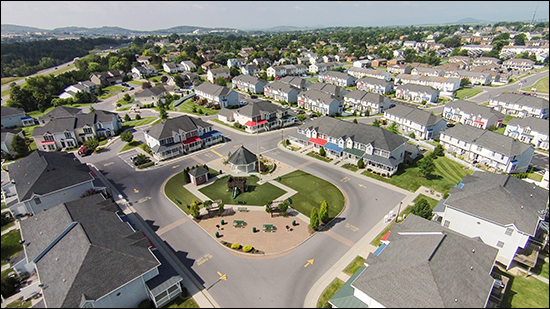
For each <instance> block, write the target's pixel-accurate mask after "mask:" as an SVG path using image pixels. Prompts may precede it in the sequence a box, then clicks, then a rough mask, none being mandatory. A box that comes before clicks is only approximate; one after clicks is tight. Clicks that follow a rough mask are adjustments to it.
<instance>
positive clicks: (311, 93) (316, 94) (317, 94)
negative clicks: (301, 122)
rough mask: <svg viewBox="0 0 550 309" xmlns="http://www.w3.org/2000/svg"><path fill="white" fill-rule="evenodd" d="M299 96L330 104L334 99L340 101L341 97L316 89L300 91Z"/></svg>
mask: <svg viewBox="0 0 550 309" xmlns="http://www.w3.org/2000/svg"><path fill="white" fill-rule="evenodd" d="M298 97H302V98H303V97H306V98H308V99H311V100H315V101H320V102H323V103H324V104H330V103H331V102H332V101H334V100H336V101H340V99H339V98H337V97H336V96H334V95H332V94H329V93H326V92H323V91H321V90H316V89H308V90H306V91H303V92H300V93H299V94H298Z"/></svg>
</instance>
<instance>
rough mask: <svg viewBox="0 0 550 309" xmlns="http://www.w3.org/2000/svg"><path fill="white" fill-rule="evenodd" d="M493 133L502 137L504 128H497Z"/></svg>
mask: <svg viewBox="0 0 550 309" xmlns="http://www.w3.org/2000/svg"><path fill="white" fill-rule="evenodd" d="M493 132H495V133H498V134H502V135H504V132H506V126H502V127H499V128H497V129H496V130H494V131H493Z"/></svg>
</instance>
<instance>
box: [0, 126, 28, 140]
mask: <svg viewBox="0 0 550 309" xmlns="http://www.w3.org/2000/svg"><path fill="white" fill-rule="evenodd" d="M21 131H23V130H13V129H4V128H2V130H1V131H0V132H1V137H2V138H1V141H2V142H5V141H6V138H7V137H8V135H16V134H19V133H20V132H21Z"/></svg>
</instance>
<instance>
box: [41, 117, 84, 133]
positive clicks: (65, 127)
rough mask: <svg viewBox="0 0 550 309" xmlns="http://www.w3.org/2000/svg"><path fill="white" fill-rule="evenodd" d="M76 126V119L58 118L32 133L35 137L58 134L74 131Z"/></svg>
mask: <svg viewBox="0 0 550 309" xmlns="http://www.w3.org/2000/svg"><path fill="white" fill-rule="evenodd" d="M75 124H76V117H67V118H56V119H52V120H51V121H50V122H48V123H46V124H45V125H43V126H41V127H36V128H34V130H33V131H32V135H33V136H39V135H43V134H45V133H57V132H64V131H71V132H72V131H73V130H74V128H75Z"/></svg>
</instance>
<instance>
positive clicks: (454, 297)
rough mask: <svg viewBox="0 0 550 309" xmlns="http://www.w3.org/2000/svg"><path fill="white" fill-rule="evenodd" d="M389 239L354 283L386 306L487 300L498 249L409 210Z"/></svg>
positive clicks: (478, 304)
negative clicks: (409, 212)
mask: <svg viewBox="0 0 550 309" xmlns="http://www.w3.org/2000/svg"><path fill="white" fill-rule="evenodd" d="M404 233H408V234H404ZM388 240H389V242H390V243H389V244H388V245H387V247H386V248H385V249H384V251H382V252H381V253H380V255H379V256H376V255H373V254H369V256H368V257H367V261H366V264H368V265H369V266H368V267H367V268H366V269H365V271H363V272H362V273H361V274H360V275H359V276H358V277H357V279H356V280H355V281H354V282H353V283H352V284H351V286H352V287H354V288H356V289H359V290H360V291H362V292H364V293H365V294H367V295H368V296H369V297H371V298H373V299H374V300H375V301H377V302H379V303H380V304H381V305H383V306H384V307H388V308H405V307H407V308H411V307H412V308H430V307H435V308H448V307H451V308H465V307H466V308H470V307H471V308H484V307H485V306H486V304H487V300H488V299H489V295H490V293H491V290H492V287H493V282H494V279H493V278H492V277H491V275H490V273H491V271H492V268H493V264H494V261H495V258H496V256H497V252H498V250H497V249H495V248H492V247H491V246H489V245H486V244H484V243H483V242H479V241H477V240H475V239H472V238H468V237H465V236H462V235H460V234H458V233H455V232H453V231H451V230H449V229H447V228H444V227H442V226H441V225H439V224H437V223H434V222H431V221H429V220H426V219H423V218H420V217H418V216H415V215H413V214H410V215H409V216H407V219H405V221H403V223H401V224H394V225H393V226H392V228H391V234H390V236H389V238H388Z"/></svg>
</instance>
